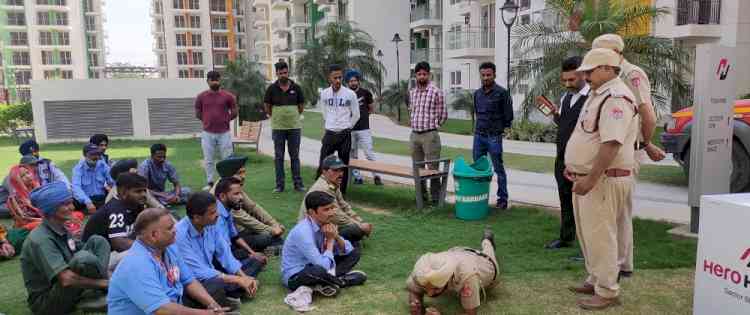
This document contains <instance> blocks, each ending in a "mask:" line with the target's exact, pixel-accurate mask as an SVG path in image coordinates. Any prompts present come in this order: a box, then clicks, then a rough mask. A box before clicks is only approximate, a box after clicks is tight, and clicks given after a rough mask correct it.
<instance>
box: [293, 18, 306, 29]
mask: <svg viewBox="0 0 750 315" xmlns="http://www.w3.org/2000/svg"><path fill="white" fill-rule="evenodd" d="M308 27H310V22H309V21H307V20H306V19H305V17H304V16H295V17H293V18H292V28H308Z"/></svg>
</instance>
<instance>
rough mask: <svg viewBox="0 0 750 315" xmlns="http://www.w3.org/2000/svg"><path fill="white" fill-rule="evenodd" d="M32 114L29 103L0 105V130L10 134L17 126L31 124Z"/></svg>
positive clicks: (32, 120)
mask: <svg viewBox="0 0 750 315" xmlns="http://www.w3.org/2000/svg"><path fill="white" fill-rule="evenodd" d="M33 122H34V114H33V113H32V110H31V103H21V104H14V105H0V131H1V132H3V133H5V134H10V133H12V132H13V130H14V129H16V128H18V127H19V126H31V125H32V124H33Z"/></svg>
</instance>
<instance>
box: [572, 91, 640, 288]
mask: <svg viewBox="0 0 750 315" xmlns="http://www.w3.org/2000/svg"><path fill="white" fill-rule="evenodd" d="M632 99H633V95H632V93H631V92H630V90H629V89H628V87H627V86H626V85H625V83H623V82H622V80H621V79H620V78H614V79H612V80H610V81H609V82H607V83H605V84H603V85H602V86H601V87H599V88H598V89H597V90H595V91H592V92H591V94H590V95H589V98H588V100H587V101H586V104H585V105H584V107H583V109H582V111H581V115H580V116H579V119H578V124H577V126H576V128H575V130H574V131H573V135H572V136H571V137H570V140H568V145H567V148H566V151H565V166H566V167H567V169H568V170H570V171H571V172H574V173H578V174H588V173H589V172H590V171H591V169H592V167H593V166H594V162H595V159H596V155H597V154H598V152H599V149H600V147H601V144H602V143H605V142H609V141H617V142H618V143H620V144H622V146H621V147H620V150H619V151H618V152H617V155H616V156H615V158H614V159H613V160H612V161H611V162H610V164H609V166H608V167H607V169H624V170H632V169H633V168H634V166H635V159H634V156H635V155H634V154H635V152H634V151H635V148H634V146H635V141H636V138H637V135H638V127H639V117H638V116H637V112H636V109H635V106H636V105H635V104H633V102H632V101H631V100H632ZM600 107H601V110H600ZM597 117H598V119H597ZM597 120H598V122H597ZM633 184H634V181H633V176H632V174H631V175H630V176H623V177H608V176H607V175H606V174H605V175H602V177H601V178H600V179H599V181H598V182H597V183H596V185H595V186H594V188H593V189H592V190H591V191H590V192H589V193H588V194H586V195H585V196H581V195H578V194H574V195H573V209H574V215H575V221H576V234H577V236H578V240H579V242H580V245H581V250H582V251H583V255H584V258H585V259H586V271H587V272H588V278H587V279H586V282H587V283H588V284H591V285H593V286H594V288H595V290H596V293H597V294H598V295H599V296H602V297H604V298H614V297H616V296H617V295H618V293H619V285H618V284H617V276H618V274H619V271H620V268H619V266H618V258H619V244H618V239H632V237H633V235H632V231H633V227H632V220H631V218H630V217H629V216H627V215H626V214H628V213H631V209H632V199H631V196H632V191H633Z"/></svg>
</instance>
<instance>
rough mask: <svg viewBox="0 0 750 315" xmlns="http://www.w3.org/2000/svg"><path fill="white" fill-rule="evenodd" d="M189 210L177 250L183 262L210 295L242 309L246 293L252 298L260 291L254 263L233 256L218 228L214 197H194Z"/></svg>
mask: <svg viewBox="0 0 750 315" xmlns="http://www.w3.org/2000/svg"><path fill="white" fill-rule="evenodd" d="M186 209H187V216H185V217H184V218H182V220H180V222H179V223H177V248H178V249H179V253H180V255H181V256H182V259H184V260H185V263H186V264H187V266H188V267H190V269H191V270H192V271H193V275H194V276H195V278H196V279H198V281H200V282H201V284H203V286H204V287H205V288H206V290H208V292H218V293H223V294H225V295H226V297H227V300H229V301H230V304H231V305H232V306H233V307H239V305H240V303H241V301H240V298H241V297H242V295H243V293H246V294H247V296H250V297H252V296H255V291H256V290H257V288H258V282H257V281H256V280H255V278H253V277H254V276H255V274H250V273H249V272H250V271H253V270H250V269H252V267H253V265H254V264H253V261H251V260H249V259H245V260H242V261H238V260H237V259H236V258H234V256H232V250H231V248H230V245H229V242H228V241H227V239H226V236H225V235H223V234H222V230H220V229H219V228H218V227H217V226H216V223H217V221H218V218H219V215H218V211H217V210H216V198H214V196H212V195H211V194H209V193H208V192H203V191H201V192H197V193H194V194H193V195H191V196H190V198H189V199H188V202H187V205H186ZM214 262H215V263H216V265H218V267H219V268H216V267H215V264H214ZM218 269H221V270H218Z"/></svg>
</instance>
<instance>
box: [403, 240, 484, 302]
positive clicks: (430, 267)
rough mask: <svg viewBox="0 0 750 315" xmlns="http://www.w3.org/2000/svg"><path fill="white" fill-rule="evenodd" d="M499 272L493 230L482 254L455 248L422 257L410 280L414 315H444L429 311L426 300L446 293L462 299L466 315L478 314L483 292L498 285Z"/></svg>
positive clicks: (408, 280) (473, 250)
mask: <svg viewBox="0 0 750 315" xmlns="http://www.w3.org/2000/svg"><path fill="white" fill-rule="evenodd" d="M497 272H498V269H497V258H496V257H495V240H494V235H493V233H492V231H490V230H485V231H484V238H483V239H482V250H481V251H478V250H475V249H473V248H468V247H454V248H451V249H449V250H447V251H444V252H440V253H427V254H425V255H422V257H420V258H419V260H417V263H416V264H415V265H414V270H413V271H412V273H411V275H409V278H408V279H407V280H406V287H407V290H408V291H409V307H410V311H411V314H412V315H422V314H427V315H431V314H440V312H439V311H438V310H437V309H436V308H435V307H429V308H427V310H426V309H425V305H424V301H423V299H424V295H425V294H426V295H428V296H430V297H437V296H439V295H440V294H442V293H443V292H445V291H451V292H453V293H455V294H456V295H458V296H459V298H460V300H461V307H462V308H463V310H464V312H465V313H466V314H469V315H473V314H476V313H477V309H478V308H479V305H480V304H481V301H480V299H481V296H482V295H483V291H484V290H487V289H490V288H492V287H494V286H495V285H496V284H497V281H496V280H497Z"/></svg>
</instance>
